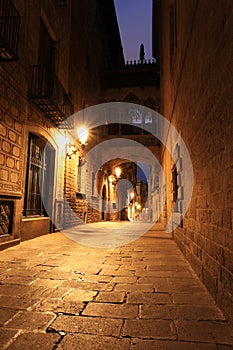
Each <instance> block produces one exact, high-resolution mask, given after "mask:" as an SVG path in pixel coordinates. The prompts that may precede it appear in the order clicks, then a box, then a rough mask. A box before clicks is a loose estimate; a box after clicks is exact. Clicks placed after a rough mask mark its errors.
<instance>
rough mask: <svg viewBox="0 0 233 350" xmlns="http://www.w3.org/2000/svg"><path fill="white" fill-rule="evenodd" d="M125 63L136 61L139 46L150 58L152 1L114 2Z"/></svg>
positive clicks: (120, 0) (121, 0)
mask: <svg viewBox="0 0 233 350" xmlns="http://www.w3.org/2000/svg"><path fill="white" fill-rule="evenodd" d="M114 2H115V8H116V13H117V18H118V24H119V27H120V35H121V41H122V46H123V50H124V56H125V61H129V60H138V59H139V49H140V44H141V43H143V44H144V47H145V58H146V59H149V58H152V0H114Z"/></svg>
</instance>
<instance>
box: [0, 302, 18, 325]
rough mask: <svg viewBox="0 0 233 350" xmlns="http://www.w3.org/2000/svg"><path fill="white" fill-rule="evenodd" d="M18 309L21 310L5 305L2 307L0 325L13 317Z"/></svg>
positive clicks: (0, 309)
mask: <svg viewBox="0 0 233 350" xmlns="http://www.w3.org/2000/svg"><path fill="white" fill-rule="evenodd" d="M1 305H2V304H1ZM3 305H4V304H3ZM18 311H19V310H16V309H8V308H5V307H1V308H0V326H2V325H3V324H4V323H5V322H6V321H8V320H9V319H10V318H12V317H13V316H14V315H15V314H16V313H17V312H18Z"/></svg>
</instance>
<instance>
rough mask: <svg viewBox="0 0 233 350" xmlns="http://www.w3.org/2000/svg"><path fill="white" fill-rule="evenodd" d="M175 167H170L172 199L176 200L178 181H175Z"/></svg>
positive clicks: (176, 174)
mask: <svg viewBox="0 0 233 350" xmlns="http://www.w3.org/2000/svg"><path fill="white" fill-rule="evenodd" d="M177 176H178V173H177V169H176V166H175V165H174V167H173V168H172V201H173V202H176V200H177V198H178V181H177Z"/></svg>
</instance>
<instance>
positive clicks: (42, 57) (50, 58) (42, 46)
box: [39, 19, 55, 70]
mask: <svg viewBox="0 0 233 350" xmlns="http://www.w3.org/2000/svg"><path fill="white" fill-rule="evenodd" d="M54 58H55V42H54V41H53V40H52V38H51V36H50V34H49V32H48V30H47V28H46V26H45V24H44V22H43V21H42V19H41V20H40V41H39V65H41V66H46V67H48V68H50V69H51V70H53V68H54Z"/></svg>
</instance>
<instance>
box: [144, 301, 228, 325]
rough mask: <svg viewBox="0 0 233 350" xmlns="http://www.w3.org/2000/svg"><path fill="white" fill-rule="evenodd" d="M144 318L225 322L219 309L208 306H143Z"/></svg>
mask: <svg viewBox="0 0 233 350" xmlns="http://www.w3.org/2000/svg"><path fill="white" fill-rule="evenodd" d="M141 317H142V318H163V319H181V320H222V321H224V320H225V317H224V316H223V314H222V312H221V311H220V310H219V309H218V308H217V307H209V306H206V305H202V306H198V305H179V306H176V305H142V307H141Z"/></svg>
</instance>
